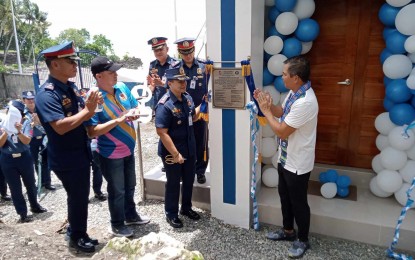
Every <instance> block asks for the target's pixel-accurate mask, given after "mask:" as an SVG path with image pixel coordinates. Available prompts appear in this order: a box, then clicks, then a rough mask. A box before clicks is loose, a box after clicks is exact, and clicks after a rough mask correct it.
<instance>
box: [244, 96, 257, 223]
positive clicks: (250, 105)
mask: <svg viewBox="0 0 415 260" xmlns="http://www.w3.org/2000/svg"><path fill="white" fill-rule="evenodd" d="M246 108H247V109H249V112H250V113H249V120H250V125H251V143H252V146H253V148H254V161H253V163H252V166H251V170H252V175H251V192H250V195H251V198H252V215H253V218H254V229H255V230H259V216H258V202H257V199H256V185H257V182H256V165H257V162H258V156H259V153H258V147H257V145H256V135H257V133H258V129H259V122H258V119H257V117H256V115H257V114H258V107H257V106H256V105H255V103H254V102H252V101H251V102H249V103H248V104H247V105H246Z"/></svg>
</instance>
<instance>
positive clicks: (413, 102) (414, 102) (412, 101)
mask: <svg viewBox="0 0 415 260" xmlns="http://www.w3.org/2000/svg"><path fill="white" fill-rule="evenodd" d="M411 105H412V107H413V108H415V95H413V96H412V99H411Z"/></svg>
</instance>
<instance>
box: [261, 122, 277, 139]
mask: <svg viewBox="0 0 415 260" xmlns="http://www.w3.org/2000/svg"><path fill="white" fill-rule="evenodd" d="M274 135H275V133H274V131H272V128H271V126H270V125H269V124H266V125H264V126H262V137H274Z"/></svg>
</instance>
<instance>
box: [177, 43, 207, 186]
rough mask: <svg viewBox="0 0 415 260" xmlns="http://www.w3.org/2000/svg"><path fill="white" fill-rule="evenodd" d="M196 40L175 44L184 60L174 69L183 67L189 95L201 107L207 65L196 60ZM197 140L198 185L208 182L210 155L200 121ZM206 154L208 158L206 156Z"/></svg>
mask: <svg viewBox="0 0 415 260" xmlns="http://www.w3.org/2000/svg"><path fill="white" fill-rule="evenodd" d="M194 42H195V39H194V38H182V39H178V40H177V41H175V42H174V43H175V44H177V50H178V52H179V53H180V55H181V56H182V60H181V61H180V62H178V63H176V64H173V67H174V68H177V67H182V68H183V69H184V72H185V74H186V76H187V77H189V79H188V80H187V87H186V91H187V93H189V94H190V96H192V98H193V101H194V103H195V106H196V107H197V106H199V105H200V104H201V103H202V100H203V97H204V96H205V95H206V94H207V93H206V92H207V86H206V78H205V77H206V76H205V64H204V63H203V62H202V61H201V60H199V59H196V58H195V46H194ZM193 129H194V131H195V138H196V175H197V182H198V183H201V184H203V183H205V182H206V177H205V173H206V167H207V164H208V161H209V155H208V150H207V146H208V145H207V142H208V133H207V131H208V130H207V124H206V122H205V121H203V120H198V121H197V122H195V124H194V125H193ZM205 153H206V158H204V155H205Z"/></svg>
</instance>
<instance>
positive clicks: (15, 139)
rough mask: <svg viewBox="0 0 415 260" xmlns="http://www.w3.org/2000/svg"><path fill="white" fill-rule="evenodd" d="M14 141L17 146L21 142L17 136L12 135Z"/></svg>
mask: <svg viewBox="0 0 415 260" xmlns="http://www.w3.org/2000/svg"><path fill="white" fill-rule="evenodd" d="M12 141H13V143H15V144H17V143H18V142H19V140H18V139H17V135H12Z"/></svg>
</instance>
